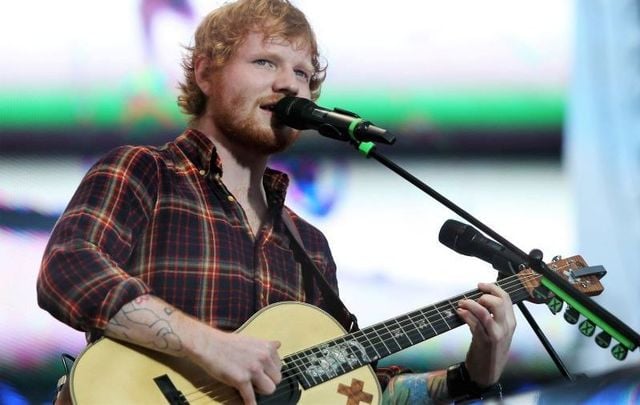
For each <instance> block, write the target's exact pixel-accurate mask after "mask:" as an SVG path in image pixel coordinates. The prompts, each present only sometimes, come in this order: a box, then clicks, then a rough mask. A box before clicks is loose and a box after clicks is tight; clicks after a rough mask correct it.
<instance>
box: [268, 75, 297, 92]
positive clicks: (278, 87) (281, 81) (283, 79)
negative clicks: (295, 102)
mask: <svg viewBox="0 0 640 405" xmlns="http://www.w3.org/2000/svg"><path fill="white" fill-rule="evenodd" d="M273 91H274V92H276V93H283V94H285V95H287V96H297V95H298V93H299V92H300V81H299V80H298V78H297V77H296V74H295V72H294V71H292V70H287V71H285V70H281V71H279V72H278V75H277V77H276V79H275V80H274V82H273Z"/></svg>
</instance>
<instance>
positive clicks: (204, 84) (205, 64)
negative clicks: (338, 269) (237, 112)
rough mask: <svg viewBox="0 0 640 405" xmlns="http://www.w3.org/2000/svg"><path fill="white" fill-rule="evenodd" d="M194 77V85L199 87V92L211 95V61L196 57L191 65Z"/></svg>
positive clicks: (204, 57) (203, 57) (202, 56)
mask: <svg viewBox="0 0 640 405" xmlns="http://www.w3.org/2000/svg"><path fill="white" fill-rule="evenodd" d="M193 70H194V76H195V79H196V84H197V85H198V87H200V90H202V92H203V93H204V94H205V95H207V96H210V95H211V72H212V70H213V69H212V67H211V59H210V58H208V57H206V56H204V55H200V56H197V57H196V61H195V63H194V65H193Z"/></svg>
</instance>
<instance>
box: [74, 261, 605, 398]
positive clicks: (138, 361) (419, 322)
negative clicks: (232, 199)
mask: <svg viewBox="0 0 640 405" xmlns="http://www.w3.org/2000/svg"><path fill="white" fill-rule="evenodd" d="M549 267H550V268H551V269H552V270H554V271H555V272H556V273H557V274H558V275H560V276H562V277H563V278H564V279H565V280H567V281H569V282H570V283H571V284H572V285H573V286H574V287H575V288H576V289H577V290H579V291H581V292H583V293H585V294H587V295H589V296H593V295H597V294H599V293H601V292H602V291H603V287H602V285H601V283H600V281H599V279H598V277H597V276H596V275H588V276H584V277H574V275H575V274H576V271H577V270H578V269H581V268H584V267H586V264H585V262H584V260H583V259H582V258H581V257H580V256H574V257H571V258H567V259H562V260H558V261H555V262H553V263H550V264H549ZM541 278H542V277H541V276H540V275H539V274H537V273H535V272H534V271H533V270H531V269H525V270H522V271H520V272H519V273H518V274H516V275H513V276H509V277H507V278H504V279H502V280H500V281H498V282H497V284H498V285H499V286H500V287H501V288H502V289H504V290H505V291H506V292H507V293H508V294H509V296H510V297H511V300H512V301H513V303H518V302H521V301H523V300H530V301H532V302H536V303H540V302H550V300H552V299H554V298H555V296H554V294H553V293H551V292H550V291H549V290H548V289H546V288H545V287H544V285H542V283H541ZM481 295H482V292H480V291H479V290H472V291H469V292H466V293H464V294H461V295H458V296H455V297H452V298H450V299H447V300H444V301H441V302H438V303H436V304H434V305H431V306H427V307H424V308H421V309H418V310H416V311H413V312H411V313H408V314H405V315H402V316H399V317H397V318H393V319H390V320H387V321H385V322H381V323H378V324H376V325H373V326H370V327H367V328H364V329H361V330H359V331H357V332H354V333H349V334H346V333H345V331H344V329H343V328H342V326H341V325H340V324H339V323H338V322H337V321H336V320H334V319H333V318H332V317H331V316H329V315H328V314H327V313H326V312H324V311H322V310H321V309H319V308H316V307H314V306H311V305H308V304H303V303H297V302H282V303H277V304H273V305H270V306H268V307H265V308H263V309H262V310H261V311H259V312H257V313H256V314H255V315H254V316H253V317H252V318H251V319H249V320H248V321H247V322H246V323H245V324H244V325H243V326H242V327H241V328H240V329H238V330H237V331H236V332H237V333H241V334H245V335H249V336H254V337H259V338H263V339H269V340H278V341H280V342H282V346H281V347H280V350H279V353H280V356H281V358H282V362H283V367H282V374H283V378H282V382H281V383H280V384H279V386H278V387H277V389H276V391H275V393H273V394H272V395H268V396H258V397H257V400H258V403H261V404H293V403H302V404H348V405H357V404H378V403H379V402H380V398H381V390H380V386H379V384H378V380H377V378H376V374H375V372H374V370H373V368H372V367H371V365H370V364H371V363H372V362H374V361H376V360H378V359H381V358H383V357H385V356H388V355H390V354H392V353H396V352H398V351H400V350H402V349H405V348H408V347H410V346H413V345H415V344H417V343H420V342H423V341H425V340H427V339H430V338H432V337H434V336H437V335H440V334H443V333H445V332H448V331H450V330H452V329H454V328H457V327H458V326H461V325H463V324H464V322H463V321H462V320H461V319H460V318H459V317H458V316H457V315H456V308H457V302H458V301H459V300H461V299H463V298H468V299H477V298H479V297H480V296H481ZM70 391H71V397H72V400H73V402H74V403H75V404H79V405H84V404H90V405H93V404H201V403H202V404H205V403H213V404H236V403H242V400H241V398H240V396H239V395H238V393H237V392H236V391H235V390H234V389H233V388H231V387H229V386H226V385H224V384H222V383H219V382H217V381H215V380H212V379H211V378H210V377H208V376H207V374H206V373H205V372H204V371H202V370H201V369H199V368H197V367H196V366H194V365H192V364H189V363H187V362H186V361H185V360H182V359H177V358H175V357H172V356H169V355H165V354H161V353H158V352H155V351H152V350H147V349H143V348H141V347H138V346H135V345H131V344H127V343H123V342H119V341H116V340H112V339H109V338H102V339H100V340H98V341H97V342H95V343H93V344H91V345H89V346H88V347H87V348H86V349H85V350H84V351H83V352H82V353H81V354H80V356H79V357H78V359H77V360H76V362H75V364H74V366H73V369H72V371H71V376H70Z"/></svg>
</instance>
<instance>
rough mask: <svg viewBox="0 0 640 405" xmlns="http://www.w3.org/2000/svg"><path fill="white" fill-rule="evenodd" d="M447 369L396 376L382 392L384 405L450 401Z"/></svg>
mask: <svg viewBox="0 0 640 405" xmlns="http://www.w3.org/2000/svg"><path fill="white" fill-rule="evenodd" d="M447 395H448V393H447V373H446V371H445V370H439V371H434V372H431V373H422V374H402V375H399V376H396V377H394V378H393V379H392V380H391V382H390V383H389V385H388V386H387V389H386V390H385V391H384V393H383V394H382V401H381V402H382V404H383V405H410V404H439V403H448V402H450V400H449V399H448V396H447Z"/></svg>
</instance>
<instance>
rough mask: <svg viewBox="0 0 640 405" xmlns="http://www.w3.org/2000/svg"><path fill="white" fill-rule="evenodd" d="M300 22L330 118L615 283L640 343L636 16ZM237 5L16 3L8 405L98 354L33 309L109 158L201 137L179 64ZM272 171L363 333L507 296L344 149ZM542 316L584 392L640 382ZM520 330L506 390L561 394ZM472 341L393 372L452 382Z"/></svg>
mask: <svg viewBox="0 0 640 405" xmlns="http://www.w3.org/2000/svg"><path fill="white" fill-rule="evenodd" d="M294 3H295V4H296V5H298V6H299V7H300V8H301V9H302V10H303V11H304V12H305V13H306V14H307V16H308V18H309V20H310V21H311V23H312V25H313V26H314V28H315V31H316V34H317V36H318V40H319V43H320V49H321V52H322V54H323V55H324V56H325V58H326V60H327V61H328V65H329V69H328V76H327V80H326V82H325V85H324V88H323V93H322V96H321V98H320V99H319V100H318V104H319V105H322V106H324V107H331V108H333V107H340V108H343V109H347V110H351V111H354V112H357V113H358V114H359V115H361V116H362V117H364V118H366V119H369V120H371V121H373V122H374V123H376V124H377V125H378V126H382V127H385V128H387V129H390V130H392V131H393V132H394V133H395V134H396V135H397V142H396V144H395V145H394V146H389V147H385V146H380V148H379V150H380V151H381V152H383V153H385V154H386V155H387V156H389V157H390V158H392V159H393V160H394V161H395V162H396V163H398V164H399V165H401V166H402V167H404V168H405V169H407V170H409V171H410V172H411V173H413V174H414V175H415V176H416V177H418V178H420V179H421V180H422V181H424V182H425V183H427V184H429V185H430V186H432V187H433V188H435V189H436V190H437V191H439V192H440V193H442V194H444V195H445V196H446V197H448V198H450V199H452V200H453V201H455V202H456V203H457V204H459V205H460V206H462V207H463V208H464V209H466V210H467V211H469V212H470V213H472V214H473V215H475V216H476V217H478V218H479V219H481V220H483V221H484V222H485V223H486V224H488V225H489V226H491V227H493V228H494V229H495V230H497V231H498V232H499V233H501V234H502V235H503V236H505V237H506V238H507V239H509V240H511V241H512V242H513V243H514V244H516V245H517V246H518V247H520V248H521V249H522V250H525V251H529V250H531V249H533V248H539V249H541V250H542V251H543V252H544V253H545V259H547V261H549V260H550V259H551V258H552V257H553V256H555V255H562V256H564V257H568V256H572V255H575V254H580V255H582V256H583V257H584V258H585V260H586V261H587V262H588V263H589V264H592V265H597V264H602V265H604V266H605V267H606V268H607V270H608V274H607V276H606V277H605V278H604V279H603V280H602V281H603V284H604V286H605V291H604V293H603V294H602V295H601V296H600V297H598V298H596V301H597V302H598V303H600V304H601V305H603V306H604V307H605V308H606V309H607V310H609V311H610V312H611V313H613V314H614V315H616V316H617V317H618V318H620V319H621V320H622V321H623V322H625V323H626V324H628V325H629V326H630V327H632V328H633V329H634V330H636V331H638V330H640V316H639V315H638V314H637V311H636V310H635V309H636V308H637V307H638V306H639V305H638V304H640V299H639V298H638V293H637V290H636V289H637V287H638V286H640V276H639V274H640V267H639V266H640V265H639V264H638V263H640V257H639V256H640V253H639V252H640V250H639V249H638V244H639V242H640V191H639V190H640V187H638V186H639V185H640V182H639V180H640V4H639V3H638V1H635V0H618V1H611V2H609V1H604V0H599V1H598V0H592V1H589V2H587V1H571V0H536V1H529V0H519V1H507V0H485V1H482V2H478V1H473V0H452V1H447V2H443V1H437V0H425V1H421V2H414V1H409V0H396V1H394V2H389V1H371V0H368V1H364V0H357V1H356V0H351V1H348V2H345V1H341V2H338V1H336V0H324V1H322V2H319V1H311V0H297V1H295V2H294ZM219 4H221V2H220V1H203V0H137V1H128V2H111V3H95V2H87V1H79V0H61V1H58V2H42V1H34V0H22V1H20V2H9V1H7V2H2V3H0V36H1V37H2V38H3V40H2V41H1V42H0V55H2V57H1V58H0V72H2V73H1V76H0V263H1V270H0V326H1V332H0V403H6V404H22V403H46V402H48V401H50V399H51V397H52V395H53V389H54V387H55V383H56V380H57V379H58V377H59V376H60V375H61V374H62V373H63V372H64V369H63V366H62V363H61V360H60V355H61V353H69V354H71V355H73V356H75V355H77V354H78V353H79V352H80V351H81V350H82V348H83V347H84V336H83V334H82V333H80V332H78V331H75V330H73V329H71V328H69V327H67V326H65V325H63V324H61V323H59V322H58V321H56V320H55V319H53V318H52V317H51V316H49V314H48V313H46V312H44V311H43V310H41V309H39V308H38V306H37V302H36V296H35V279H36V275H37V272H38V269H39V265H40V259H41V257H42V252H43V249H44V246H45V244H46V242H47V239H48V236H49V232H50V231H51V229H52V227H53V225H54V223H55V221H56V219H57V217H58V216H59V215H60V213H61V212H62V211H63V210H64V208H65V206H66V204H67V202H68V200H69V199H70V197H71V195H72V194H73V192H74V190H75V188H76V187H77V185H78V183H79V182H80V180H81V178H82V176H83V175H84V173H85V172H86V170H87V169H88V168H89V167H90V165H91V164H92V163H93V162H94V161H95V160H96V159H97V158H98V157H99V156H100V155H102V154H103V153H105V152H106V151H107V150H109V149H110V148H112V147H114V146H117V145H121V144H162V143H164V142H166V141H168V140H171V139H173V138H175V137H176V136H177V135H178V134H179V133H180V132H181V131H182V130H183V128H184V127H185V124H186V120H185V118H184V117H183V116H182V115H181V113H180V112H179V110H178V108H177V106H176V102H175V100H176V95H177V90H176V87H177V83H178V81H179V80H181V69H180V67H179V66H180V58H181V55H182V53H183V48H182V46H183V45H188V44H190V42H191V35H192V33H193V31H194V29H195V27H196V25H197V23H198V22H199V21H200V19H201V18H202V17H203V16H204V15H205V14H206V13H207V12H209V11H210V10H211V9H213V8H215V7H216V6H217V5H219ZM272 165H273V166H274V167H276V168H279V169H281V170H284V171H287V172H288V173H290V174H291V175H292V176H293V180H294V182H293V185H292V187H291V189H290V191H289V193H288V197H287V198H288V204H289V205H290V206H291V207H293V208H294V209H295V210H296V211H298V212H299V213H300V214H302V215H303V216H305V217H306V218H307V219H309V220H310V221H311V222H312V223H314V224H316V225H317V226H318V227H319V228H320V229H321V230H323V231H324V232H325V234H326V235H327V237H328V239H329V241H330V242H331V244H332V249H333V254H334V258H335V260H336V262H337V264H338V267H339V282H340V288H341V296H342V297H343V299H344V301H345V302H346V303H347V304H348V306H349V307H350V308H351V310H352V311H353V312H355V313H356V314H357V315H358V316H359V319H360V325H361V326H366V325H370V324H373V323H376V322H379V321H382V320H385V319H387V318H390V317H394V316H398V315H400V314H402V313H405V312H408V311H410V310H414V309H417V308H419V307H422V306H425V305H428V304H433V303H436V302H438V301H440V300H444V299H447V298H448V297H451V296H454V295H458V294H460V293H462V292H464V291H468V290H472V289H474V288H475V287H476V283H477V282H479V281H493V280H495V278H496V276H497V273H496V272H495V271H494V270H493V269H492V268H491V266H490V265H488V264H486V263H484V262H481V261H480V260H478V259H474V258H469V257H465V256H459V255H458V254H456V253H455V252H453V251H451V250H449V249H447V248H446V247H444V246H443V245H440V244H439V243H438V240H437V238H438V236H437V235H438V231H439V229H440V226H441V225H442V223H443V222H444V221H445V220H446V219H448V218H454V219H459V218H457V217H456V216H455V214H453V213H451V212H449V211H448V210H447V209H445V208H444V207H442V206H440V205H439V204H438V203H437V202H435V201H433V200H432V199H430V198H429V197H427V196H426V195H423V194H422V193H421V192H420V191H418V190H417V189H415V188H413V187H412V186H411V185H409V184H408V183H406V182H405V181H404V180H402V179H401V178H400V177H398V176H396V175H395V174H393V173H391V172H389V171H388V170H386V169H385V168H384V167H382V166H381V165H380V164H378V163H376V162H375V161H369V160H366V159H364V158H362V157H361V156H360V155H359V154H357V152H355V151H354V150H353V149H352V148H350V147H349V146H348V145H346V144H342V143H339V142H336V141H333V140H330V139H326V138H322V137H320V136H319V135H318V134H316V133H313V132H310V133H306V134H305V135H304V137H303V138H302V139H301V140H300V142H299V143H298V144H297V145H296V146H295V147H294V148H293V150H291V151H290V152H288V153H286V154H283V155H281V156H277V157H276V158H275V159H274V160H273V161H272ZM527 307H528V308H529V310H530V311H531V312H532V314H533V315H534V317H535V318H536V319H537V321H538V323H539V324H540V326H541V328H542V330H543V332H544V333H545V334H546V335H547V336H548V338H549V340H550V341H551V343H552V344H553V346H554V347H555V349H556V350H557V351H558V353H559V355H560V357H561V358H562V359H563V361H564V362H565V364H566V366H567V367H568V369H569V370H570V371H571V372H572V373H576V374H583V373H584V374H587V375H596V374H598V373H602V372H607V371H610V370H615V369H618V368H621V367H625V366H628V365H633V364H639V362H640V360H639V359H640V357H639V356H638V352H637V351H634V352H631V353H629V355H628V357H627V359H626V360H625V361H624V362H620V361H617V360H614V359H613V358H612V356H611V354H610V353H609V350H606V349H601V348H599V347H598V346H596V344H595V343H594V341H593V338H588V337H584V336H582V335H581V334H580V332H579V331H578V329H577V328H576V326H574V325H570V324H568V323H567V322H565V321H564V320H563V318H562V316H561V314H558V315H555V316H554V315H553V314H551V313H550V311H549V310H548V308H547V307H546V306H544V305H534V304H530V303H527ZM516 314H517V315H518V324H519V326H518V328H517V330H516V334H515V337H514V342H513V350H512V352H511V359H510V362H509V365H508V368H507V370H506V373H505V376H504V383H505V389H506V391H507V392H510V393H516V392H519V391H522V390H525V389H528V388H531V387H539V386H543V385H545V384H549V383H552V382H558V381H562V380H563V379H562V377H561V376H560V373H559V372H558V370H557V368H556V367H555V366H554V364H553V363H552V362H551V360H550V359H549V357H548V355H547V354H546V352H545V351H544V349H543V348H542V346H541V345H540V343H539V342H538V340H537V338H536V337H535V335H534V334H533V333H532V332H531V330H530V328H529V325H528V324H527V323H526V321H525V320H524V319H523V318H522V317H521V316H520V314H519V311H518V310H517V308H516ZM469 336H470V334H469V332H468V330H467V328H466V327H462V328H458V329H456V330H454V331H451V332H450V333H447V334H445V335H441V336H439V337H436V338H434V339H431V340H429V341H427V342H424V343H422V344H419V345H417V346H415V347H413V348H411V349H409V350H407V351H405V352H402V353H399V354H397V355H395V356H393V357H392V358H390V359H387V360H386V362H388V363H394V364H397V363H402V364H405V365H409V366H411V367H413V368H414V369H416V370H426V369H430V368H435V367H444V366H447V365H449V364H452V363H455V362H459V361H462V360H463V359H464V356H465V351H466V348H467V345H468V342H469Z"/></svg>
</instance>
